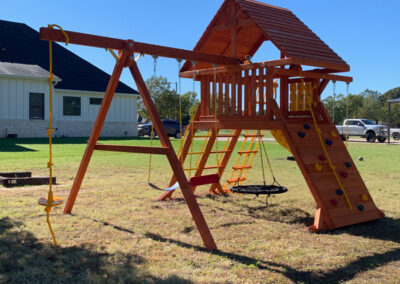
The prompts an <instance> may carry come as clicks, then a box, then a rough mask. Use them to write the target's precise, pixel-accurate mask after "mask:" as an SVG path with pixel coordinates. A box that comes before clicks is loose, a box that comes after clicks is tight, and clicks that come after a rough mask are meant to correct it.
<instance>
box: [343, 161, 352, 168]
mask: <svg viewBox="0 0 400 284" xmlns="http://www.w3.org/2000/svg"><path fill="white" fill-rule="evenodd" d="M344 165H345V166H346V167H348V168H351V167H352V166H353V164H352V163H350V162H346V163H344Z"/></svg>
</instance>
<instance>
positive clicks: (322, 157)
mask: <svg viewBox="0 0 400 284" xmlns="http://www.w3.org/2000/svg"><path fill="white" fill-rule="evenodd" d="M318 159H319V160H320V161H325V160H326V158H325V156H324V155H319V156H318Z"/></svg>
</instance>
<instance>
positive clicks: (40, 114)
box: [29, 93, 44, 119]
mask: <svg viewBox="0 0 400 284" xmlns="http://www.w3.org/2000/svg"><path fill="white" fill-rule="evenodd" d="M29 119H44V94H43V93H29Z"/></svg>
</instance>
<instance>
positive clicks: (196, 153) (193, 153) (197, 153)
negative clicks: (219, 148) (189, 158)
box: [186, 152, 205, 155]
mask: <svg viewBox="0 0 400 284" xmlns="http://www.w3.org/2000/svg"><path fill="white" fill-rule="evenodd" d="M204 153H205V152H191V153H187V154H186V155H201V154H204Z"/></svg>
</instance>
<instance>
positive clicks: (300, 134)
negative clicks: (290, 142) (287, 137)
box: [297, 131, 306, 138]
mask: <svg viewBox="0 0 400 284" xmlns="http://www.w3.org/2000/svg"><path fill="white" fill-rule="evenodd" d="M297 135H299V137H301V138H304V137H306V134H305V133H304V132H303V131H299V132H297Z"/></svg>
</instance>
